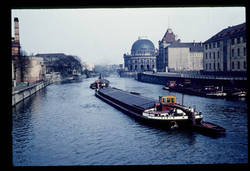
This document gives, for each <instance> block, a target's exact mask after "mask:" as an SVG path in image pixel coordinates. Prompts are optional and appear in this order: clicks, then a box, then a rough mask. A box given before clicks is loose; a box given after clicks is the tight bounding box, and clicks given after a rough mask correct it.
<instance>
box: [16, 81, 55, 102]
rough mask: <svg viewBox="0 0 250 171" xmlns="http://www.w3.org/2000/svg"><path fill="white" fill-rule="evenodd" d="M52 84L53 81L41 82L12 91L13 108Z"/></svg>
mask: <svg viewBox="0 0 250 171" xmlns="http://www.w3.org/2000/svg"><path fill="white" fill-rule="evenodd" d="M50 84H52V81H40V82H37V83H34V84H31V85H28V86H25V87H21V88H19V89H16V90H13V91H12V106H15V105H16V104H17V103H19V102H21V101H22V100H24V99H26V98H27V97H30V96H31V95H33V94H35V93H36V92H37V91H39V90H41V89H43V88H45V87H46V86H48V85H50Z"/></svg>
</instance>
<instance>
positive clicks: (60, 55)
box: [36, 53, 66, 58]
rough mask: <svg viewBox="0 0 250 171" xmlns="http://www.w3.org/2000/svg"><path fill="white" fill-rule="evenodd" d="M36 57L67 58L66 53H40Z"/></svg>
mask: <svg viewBox="0 0 250 171" xmlns="http://www.w3.org/2000/svg"><path fill="white" fill-rule="evenodd" d="M36 56H41V57H47V58H50V57H65V56H66V55H65V54H64V53H38V54H36Z"/></svg>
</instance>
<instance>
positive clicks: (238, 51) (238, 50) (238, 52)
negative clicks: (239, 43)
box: [237, 48, 240, 56]
mask: <svg viewBox="0 0 250 171" xmlns="http://www.w3.org/2000/svg"><path fill="white" fill-rule="evenodd" d="M237 54H238V56H240V48H238V49H237Z"/></svg>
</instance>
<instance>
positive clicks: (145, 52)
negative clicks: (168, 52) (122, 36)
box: [123, 37, 156, 72]
mask: <svg viewBox="0 0 250 171" xmlns="http://www.w3.org/2000/svg"><path fill="white" fill-rule="evenodd" d="M123 57H124V67H125V70H126V71H130V72H144V71H154V70H155V69H156V50H155V46H154V44H153V43H152V42H151V41H150V40H148V39H145V38H141V37H139V38H138V40H137V41H135V42H134V43H133V45H132V48H131V54H124V55H123Z"/></svg>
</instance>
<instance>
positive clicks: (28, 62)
mask: <svg viewBox="0 0 250 171" xmlns="http://www.w3.org/2000/svg"><path fill="white" fill-rule="evenodd" d="M14 36H15V37H13V38H11V59H12V60H11V61H12V86H13V87H15V86H16V82H30V83H31V82H35V81H41V80H43V78H44V72H45V66H44V65H43V58H41V57H32V56H25V55H24V54H21V50H20V49H21V46H20V37H19V20H18V18H17V17H15V18H14Z"/></svg>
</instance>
